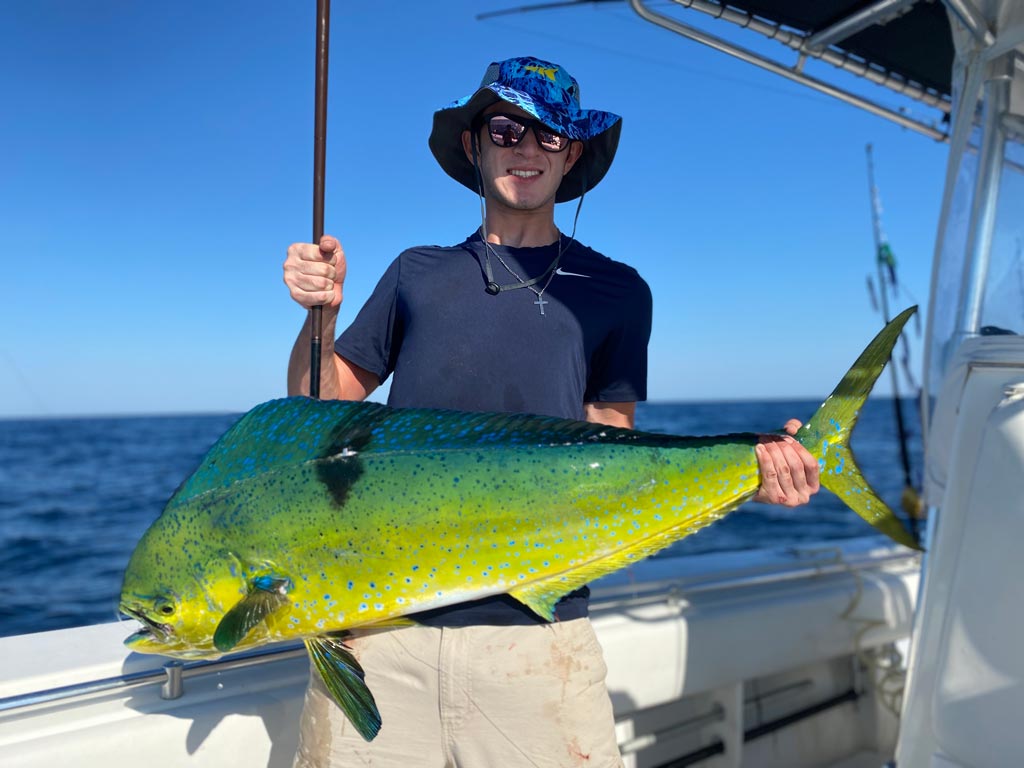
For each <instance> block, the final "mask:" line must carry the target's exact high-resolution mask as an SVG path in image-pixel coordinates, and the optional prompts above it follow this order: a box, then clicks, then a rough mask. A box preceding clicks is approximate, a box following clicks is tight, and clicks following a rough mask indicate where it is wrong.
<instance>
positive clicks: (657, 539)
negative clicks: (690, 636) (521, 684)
mask: <svg viewBox="0 0 1024 768" xmlns="http://www.w3.org/2000/svg"><path fill="white" fill-rule="evenodd" d="M751 485H752V487H751V489H749V490H747V491H745V492H743V493H742V494H740V495H738V496H736V497H735V498H733V499H731V500H729V501H728V503H727V504H725V505H723V506H721V507H718V508H713V509H708V510H704V511H699V512H696V513H694V514H692V515H689V516H688V517H687V518H686V520H685V521H683V522H680V523H679V524H678V525H676V526H673V527H671V528H667V529H665V530H662V531H659V532H657V533H655V534H652V535H651V536H648V537H647V538H644V539H640V540H639V541H635V542H633V543H631V544H630V545H629V546H626V547H623V548H622V549H620V550H618V551H617V552H613V553H610V554H606V555H603V556H600V557H595V559H594V560H592V561H591V562H589V563H585V564H582V565H581V564H578V563H575V564H573V565H572V566H571V568H570V569H569V570H567V571H566V572H565V573H562V574H559V575H556V576H549V577H548V578H545V579H539V580H537V581H531V582H527V583H526V584H522V585H521V586H517V587H513V588H512V589H510V590H509V591H508V593H509V594H510V595H511V596H512V597H514V598H515V599H516V600H518V601H519V602H521V603H523V604H524V605H525V606H527V607H528V608H529V609H530V610H531V611H533V612H534V613H536V614H537V615H538V616H540V617H541V618H542V619H546V620H547V621H554V620H555V611H554V608H555V603H557V602H558V601H559V600H561V599H562V598H563V597H564V596H565V595H567V594H569V593H570V592H572V591H573V590H576V589H579V588H580V587H582V586H584V585H586V584H589V583H590V582H592V581H595V580H596V579H599V578H601V577H602V576H607V575H608V574H609V573H612V572H613V571H617V570H619V569H620V568H624V567H626V566H628V565H631V564H632V563H636V562H639V561H640V560H643V559H644V558H645V557H649V556H650V555H653V554H654V553H655V552H658V551H660V550H662V549H664V548H665V547H667V546H668V545H670V544H673V543H675V542H676V541H679V539H681V538H682V537H683V536H685V535H687V534H689V533H692V532H694V531H696V530H697V529H699V528H703V527H704V526H706V525H710V524H711V523H713V522H715V521H716V520H718V519H719V518H720V517H722V516H723V515H725V514H726V513H727V512H729V511H731V510H733V509H735V508H736V507H738V506H739V505H740V504H742V503H743V502H744V501H747V500H748V499H750V498H751V497H752V496H753V495H754V494H755V493H756V492H757V488H756V485H754V484H751Z"/></svg>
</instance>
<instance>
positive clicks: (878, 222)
mask: <svg viewBox="0 0 1024 768" xmlns="http://www.w3.org/2000/svg"><path fill="white" fill-rule="evenodd" d="M867 155H868V191H869V194H870V195H871V222H872V225H873V228H874V233H875V264H876V266H877V269H878V298H879V299H880V302H881V310H882V319H883V320H884V321H885V323H886V324H888V323H889V294H888V291H889V288H890V287H891V288H892V289H893V290H895V289H896V287H897V285H898V281H897V279H896V258H895V256H893V253H892V249H891V248H890V247H889V243H888V241H887V239H886V237H885V234H884V233H883V232H882V204H881V200H880V198H879V195H878V188H877V187H876V186H875V167H874V159H873V156H872V153H871V144H868V145H867ZM868 290H869V292H870V293H871V301H872V303H873V304H874V303H875V291H874V288H873V286H872V284H871V277H870V276H869V277H868ZM877 308H878V306H877V305H876V309H877ZM903 345H904V355H905V358H904V361H903V362H904V365H905V366H906V365H907V359H906V355H907V352H906V350H907V340H906V338H904V339H903ZM889 375H890V376H891V377H892V395H893V401H892V402H893V407H894V414H895V416H896V431H897V432H898V434H899V441H900V461H901V463H902V465H903V494H902V496H901V499H900V505H901V506H902V507H903V511H904V512H906V513H907V518H908V520H909V523H910V525H909V528H910V533H911V535H912V536H913V537H914V538H915V539H916V540H917V541H919V542H920V541H921V535H920V532H919V531H918V524H917V522H918V520H919V519H920V518H921V517H923V510H924V505H923V504H922V503H921V497H920V494H919V493H918V492H917V490H916V489H915V488H914V483H913V481H912V479H911V472H910V449H909V447H908V444H909V441H910V440H909V436H908V434H907V428H906V425H905V422H904V420H903V403H902V401H901V399H900V391H899V377H898V375H897V372H896V366H895V365H894V364H893V360H892V353H890V354H889Z"/></svg>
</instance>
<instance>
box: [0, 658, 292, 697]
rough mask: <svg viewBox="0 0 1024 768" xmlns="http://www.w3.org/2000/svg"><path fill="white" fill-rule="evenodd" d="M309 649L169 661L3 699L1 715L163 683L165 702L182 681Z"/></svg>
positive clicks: (180, 687)
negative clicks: (77, 698) (206, 659)
mask: <svg viewBox="0 0 1024 768" xmlns="http://www.w3.org/2000/svg"><path fill="white" fill-rule="evenodd" d="M305 653H306V648H305V646H303V645H302V644H301V643H298V644H296V643H289V644H287V645H279V646H274V647H272V648H261V649H258V650H255V651H248V652H246V653H240V654H235V655H232V656H229V657H226V658H223V659H216V660H215V661H189V662H181V661H168V662H167V663H166V664H164V665H163V666H162V667H160V668H159V669H147V670H144V671H141V672H129V673H126V674H123V675H117V676H115V677H106V678H102V679H100V680H89V681H86V682H83V683H75V684H73V685H64V686H61V687H59V688H50V689H47V690H43V691H33V692H32V693H23V694H18V695H16V696H8V697H6V698H3V699H0V712H10V711H11V710H15V709H21V708H27V707H34V706H38V705H41V704H51V703H53V702H57V701H62V700H64V699H70V698H74V697H77V696H86V695H90V694H94V693H106V692H108V691H116V690H128V689H132V688H138V687H141V686H146V685H155V684H160V685H161V686H162V687H161V696H162V697H163V698H165V699H176V698H178V697H180V696H181V695H182V694H183V693H184V687H183V678H185V677H192V676H194V675H198V674H206V673H209V672H227V671H230V670H234V669H242V668H244V667H251V666H254V665H256V664H262V663H264V662H266V661H271V660H273V661H281V660H284V659H290V658H294V657H297V656H304V655H305Z"/></svg>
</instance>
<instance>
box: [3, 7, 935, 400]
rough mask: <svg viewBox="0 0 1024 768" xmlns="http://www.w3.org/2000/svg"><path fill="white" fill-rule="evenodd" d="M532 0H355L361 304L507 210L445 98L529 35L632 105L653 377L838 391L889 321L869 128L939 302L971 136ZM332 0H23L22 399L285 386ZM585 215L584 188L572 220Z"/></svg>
mask: <svg viewBox="0 0 1024 768" xmlns="http://www.w3.org/2000/svg"><path fill="white" fill-rule="evenodd" d="M517 1H518V0H488V2H474V3H470V2H432V3H414V2H379V3H352V2H343V1H342V0H335V2H334V7H333V8H332V26H331V71H330V107H329V136H328V148H327V153H328V165H327V195H326V210H327V216H326V218H327V231H328V232H330V233H334V234H337V235H338V236H339V237H340V238H341V240H342V242H343V244H344V246H345V249H346V252H347V254H348V258H349V280H348V283H347V284H346V289H345V296H346V305H345V308H343V315H342V322H344V318H345V317H351V316H352V315H353V314H354V312H355V311H356V309H357V308H358V306H359V305H360V304H361V303H362V301H363V300H364V299H365V298H366V296H367V295H368V294H369V292H370V291H371V289H372V288H373V285H374V284H375V283H376V281H377V279H378V278H379V276H380V275H381V273H382V272H383V271H384V269H385V268H386V266H387V265H388V263H389V262H390V261H391V260H392V259H393V258H394V257H395V256H396V255H397V254H398V253H399V252H400V251H401V250H402V249H403V248H404V247H407V246H410V245H415V244H421V243H451V242H457V241H459V240H461V239H462V238H463V237H464V236H466V235H467V234H469V233H470V232H471V231H472V230H473V228H474V227H475V226H476V225H477V224H478V221H479V218H478V217H479V208H478V203H477V200H476V198H475V197H474V196H473V195H472V194H470V193H469V192H468V191H466V190H465V189H463V188H462V187H460V186H459V185H458V184H456V183H455V182H453V181H451V180H450V179H449V178H448V177H447V176H445V175H444V173H443V172H442V171H441V170H440V169H439V168H438V167H437V165H436V164H435V162H434V160H433V158H432V156H431V155H430V152H429V150H428V149H427V144H426V139H427V135H428V133H429V129H430V121H431V116H432V113H433V111H434V110H435V109H437V108H439V107H441V106H443V105H445V104H447V103H448V102H450V101H452V100H454V99H456V98H458V97H460V96H463V95H465V94H467V93H469V92H471V91H472V90H473V89H474V88H475V87H476V86H477V84H478V83H479V79H480V77H481V75H482V73H483V70H484V68H485V67H486V65H487V64H488V62H490V61H492V60H496V59H502V58H506V57H508V56H514V55H534V56H539V57H541V58H545V59H549V60H553V61H556V62H559V63H561V64H563V65H564V66H566V67H567V68H568V69H569V71H570V72H572V73H573V74H574V75H575V76H576V77H577V79H578V80H579V81H580V83H581V91H582V98H583V106H584V107H589V108H599V109H607V110H610V111H613V112H617V113H619V114H621V115H623V116H624V127H623V133H622V142H621V144H620V147H619V152H618V156H617V158H616V160H615V163H614V165H613V167H612V170H611V172H610V173H609V175H608V176H607V177H606V178H605V180H604V181H603V182H602V183H601V185H600V186H598V187H597V188H596V189H595V190H594V192H593V193H591V194H589V195H588V196H587V198H586V200H585V202H584V205H583V211H582V214H581V216H580V222H579V228H578V231H577V236H578V237H579V239H580V240H581V241H583V242H585V243H587V244H588V245H591V246H592V247H595V248H597V249H598V250H600V251H602V252H604V253H605V254H607V255H609V256H611V257H612V258H616V259H619V260H622V261H626V262H628V263H630V264H632V265H633V266H635V267H636V268H637V269H638V270H639V271H640V273H641V274H642V275H643V276H644V277H645V278H646V279H647V281H648V282H649V283H650V285H651V287H652V290H653V293H654V301H655V305H654V306H655V318H654V330H653V335H652V339H651V346H650V360H651V362H650V397H651V399H652V400H662V401H664V400H720V399H765V398H786V397H811V398H820V397H824V396H825V395H827V394H828V392H829V391H830V390H831V388H832V386H833V385H834V384H835V383H836V382H837V381H838V379H839V378H840V376H841V375H842V374H843V373H844V372H845V370H846V368H847V367H848V366H849V365H850V363H852V361H853V359H854V358H855V357H856V355H857V354H858V353H859V352H860V350H861V349H862V348H863V346H864V345H865V344H866V343H867V342H868V340H869V339H870V338H871V336H872V335H873V334H874V332H875V331H876V330H877V329H878V327H879V325H880V317H879V315H878V314H877V313H876V312H875V311H874V310H873V309H872V308H871V305H870V303H869V300H868V297H867V292H866V290H865V278H866V276H867V275H868V274H869V273H873V272H874V264H873V252H874V244H873V239H872V229H871V219H870V208H869V201H868V189H867V187H868V185H867V176H866V168H865V151H864V148H865V145H866V144H867V143H868V142H871V143H873V145H874V153H875V162H876V181H877V183H878V186H879V188H880V190H881V196H882V200H883V202H884V205H885V212H884V216H885V218H884V225H885V231H886V233H887V235H888V238H889V241H890V243H891V244H892V247H893V249H894V251H895V253H896V255H897V258H898V259H899V262H900V273H901V278H902V280H903V282H904V284H905V285H906V286H907V288H908V289H909V292H910V297H908V296H901V297H900V298H898V299H896V300H895V301H894V305H895V306H896V307H902V306H904V305H906V304H909V303H911V301H912V300H916V301H918V302H924V301H926V299H927V293H928V275H929V270H930V266H931V260H932V248H933V240H934V236H935V228H936V223H937V218H938V208H939V203H940V196H941V187H942V180H943V174H944V166H945V159H946V154H947V153H946V147H945V146H944V145H941V144H937V143H935V142H934V141H932V140H930V139H927V138H924V137H922V136H920V135H918V134H915V133H911V132H909V131H907V130H905V129H902V128H899V127H898V126H895V125H892V124H890V123H888V122H886V121H883V120H881V119H879V118H876V117H873V116H871V115H868V114H867V113H864V112H861V111H859V110H857V109H855V108H853V107H850V106H847V105H845V104H842V103H840V102H838V101H835V100H832V99H830V98H828V97H825V96H820V95H816V94H814V93H812V92H811V91H809V90H807V89H805V88H802V87H800V86H797V85H794V84H789V83H787V82H784V81H782V80H781V79H779V78H777V77H773V76H771V75H769V74H767V73H762V72H761V71H759V70H757V69H755V68H753V67H751V66H750V65H747V64H743V63H741V62H738V61H734V60H732V59H730V58H729V57H727V56H724V55H723V54H720V53H717V52H714V51H712V50H710V49H706V48H704V47H702V46H699V45H697V44H695V43H691V42H689V41H686V40H683V39H682V38H679V37H677V36H675V35H673V34H671V33H669V32H666V31H664V30H661V29H658V28H656V27H654V26H651V25H650V24H648V23H647V22H645V21H643V20H641V19H640V18H639V17H637V16H636V15H634V14H633V12H632V11H630V9H629V8H628V6H627V5H626V4H625V3H621V4H601V5H599V6H582V7H579V8H573V9H562V10H552V11H545V12H538V13H531V14H520V15H514V16H507V17H502V18H498V19H492V20H487V21H478V20H476V18H475V15H476V14H477V13H479V12H482V11H487V10H495V9H500V8H508V7H510V6H513V5H515V4H516V2H517ZM656 7H659V8H661V9H663V10H666V11H667V9H668V5H667V4H665V5H663V6H656ZM314 9H315V2H313V0H309V1H308V2H297V1H296V2H281V1H280V0H273V1H271V0H246V1H245V2H242V1H241V0H238V1H236V2H232V1H230V0H223V1H218V2H215V3H209V2H199V1H198V0H191V1H188V2H141V1H139V2H134V3H129V2H113V1H112V0H111V1H110V2H104V1H102V0H82V1H81V2H68V1H67V0H35V1H34V2H27V1H23V2H16V3H14V4H11V5H9V6H7V7H6V8H5V10H4V14H3V15H4V19H3V22H2V24H0V71H2V72H3V73H4V75H3V78H2V79H0V99H2V103H3V104H4V109H3V111H2V113H0V143H2V145H3V147H4V152H3V170H2V173H0V258H2V259H3V267H4V268H3V271H2V275H3V277H2V278H0V287H2V295H3V300H2V301H0V329H2V330H0V416H26V415H63V414H111V413H164V412H204V411H241V410H245V409H247V408H249V407H251V406H253V405H255V404H257V403H259V402H261V401H263V400H267V399H270V398H272V397H277V396H280V395H282V394H283V393H284V386H285V367H286V363H287V358H288V353H289V350H290V349H291V345H292V342H293V340H294V337H295V334H296V332H297V331H298V328H299V326H300V325H301V323H302V320H303V311H302V310H301V309H300V308H299V307H297V306H296V305H294V304H293V303H292V302H291V301H290V299H289V298H288V295H287V291H286V289H285V287H284V285H283V283H282V281H281V262H282V261H283V259H284V252H285V249H286V247H287V246H288V244H289V243H291V242H293V241H296V240H306V239H308V238H309V237H310V235H311V209H312V203H311V197H312V192H311V190H312V182H311V173H312V123H313V98H312V91H313V30H314ZM694 16H695V15H694V14H692V13H691V14H689V17H690V18H694ZM698 22H700V20H699V19H698ZM700 23H703V22H700ZM736 39H737V40H739V41H740V42H743V43H745V44H747V45H751V46H754V47H758V48H761V49H765V50H771V48H765V47H764V46H762V45H761V44H760V43H759V41H758V40H757V38H756V37H753V36H750V35H740V36H738V37H736ZM788 60H789V59H788V58H787V61H788ZM810 71H812V73H819V74H820V73H821V72H822V71H823V69H821V68H820V67H819V68H818V69H816V70H815V69H814V68H813V67H811V68H810ZM843 82H845V83H847V84H849V85H850V86H851V87H853V88H855V89H858V90H859V91H861V92H864V93H867V94H870V95H873V96H875V97H877V98H880V99H882V100H883V101H884V102H885V103H887V104H889V105H892V106H897V107H898V106H907V104H908V103H907V102H901V100H900V99H899V98H898V97H896V96H894V95H891V94H889V93H888V92H887V91H883V90H882V89H880V88H877V87H876V86H871V85H861V84H858V83H856V82H854V81H853V80H852V79H849V80H844V81H843ZM909 108H910V109H911V110H912V111H914V112H915V113H916V114H919V115H922V116H925V115H930V114H932V113H930V112H929V111H928V110H927V109H925V108H923V107H919V106H917V105H914V104H909ZM573 213H574V206H573V205H572V204H569V205H563V206H560V207H559V210H558V212H557V214H556V215H557V219H558V222H559V224H560V225H561V227H562V228H563V230H564V231H569V230H570V229H571V226H572V215H573ZM913 348H914V356H915V358H916V360H917V362H918V364H919V363H920V344H919V343H917V342H915V343H914V347H913ZM878 391H879V392H882V393H884V392H886V391H888V377H884V378H883V380H881V381H880V384H879V388H878Z"/></svg>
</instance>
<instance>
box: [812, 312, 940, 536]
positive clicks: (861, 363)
mask: <svg viewBox="0 0 1024 768" xmlns="http://www.w3.org/2000/svg"><path fill="white" fill-rule="evenodd" d="M916 311H917V307H916V306H914V307H910V308H908V309H905V310H903V312H901V313H900V314H899V315H897V316H896V317H895V318H894V319H893V320H892V321H891V322H890V323H889V324H888V325H886V326H885V328H883V329H882V331H881V332H880V333H879V334H878V335H877V336H876V337H875V338H874V340H873V341H872V342H871V343H870V344H868V346H867V348H866V349H865V350H864V351H863V352H862V353H861V355H860V357H858V358H857V361H856V362H855V363H854V364H853V366H852V367H851V368H850V370H849V371H847V373H846V375H845V376H844V377H843V379H842V381H840V382H839V385H838V386H837V387H836V388H835V390H833V392H832V394H831V395H829V396H828V399H826V400H825V402H824V403H822V405H821V407H820V408H819V409H818V411H817V413H815V414H814V416H812V417H811V420H810V421H808V422H807V423H806V424H805V425H803V426H802V427H801V428H800V430H799V431H798V432H797V434H796V438H797V440H799V441H800V443H801V444H802V445H803V446H804V447H805V448H807V450H808V451H810V452H811V454H812V455H813V456H814V457H815V458H816V459H818V467H819V479H820V481H821V484H822V485H823V486H824V487H825V488H828V489H829V490H830V491H832V493H834V494H835V495H836V496H838V497H839V499H840V500H841V501H842V502H843V503H845V504H846V505H847V506H848V507H850V509H852V510H853V511H854V512H856V513H857V514H858V515H860V516H861V517H863V518H864V519H865V520H867V521H868V522H869V523H870V524H871V525H872V526H874V527H875V528H876V529H878V530H879V531H881V532H882V533H884V534H886V535H887V536H889V537H890V538H892V539H893V540H895V541H897V542H899V543H900V544H903V545H904V546H907V547H911V548H913V549H921V545H920V543H919V542H918V541H917V539H916V538H915V537H914V536H913V535H912V534H911V533H910V532H909V531H908V530H907V528H906V527H905V526H904V525H903V523H902V522H901V521H900V519H899V518H898V517H896V515H895V513H894V512H893V511H892V510H891V509H890V508H889V507H888V505H886V503H885V502H884V501H882V500H881V499H880V498H879V497H878V494H876V493H875V492H874V490H872V488H871V486H870V485H868V482H867V480H865V479H864V476H863V475H862V474H861V472H860V469H859V468H858V467H857V463H856V462H855V461H854V458H853V453H852V451H851V450H850V444H849V443H850V434H851V433H852V432H853V427H854V426H855V425H856V423H857V417H858V416H859V414H860V409H861V407H862V406H863V405H864V401H865V400H866V399H867V397H868V394H869V393H870V392H871V388H872V387H873V386H874V384H875V381H876V380H877V379H878V376H879V375H880V374H881V373H882V369H883V368H885V364H886V363H887V362H888V361H889V356H890V354H891V353H892V349H893V347H894V346H895V345H896V341H897V339H899V336H900V332H901V331H902V330H903V326H904V324H906V322H907V320H909V319H910V316H911V315H913V314H914V312H916Z"/></svg>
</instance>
